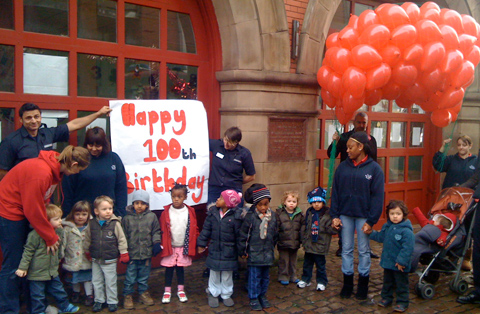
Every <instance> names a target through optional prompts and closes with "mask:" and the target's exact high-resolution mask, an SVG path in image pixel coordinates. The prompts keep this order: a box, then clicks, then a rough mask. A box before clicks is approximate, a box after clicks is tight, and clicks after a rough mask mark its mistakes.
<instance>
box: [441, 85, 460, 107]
mask: <svg viewBox="0 0 480 314" xmlns="http://www.w3.org/2000/svg"><path fill="white" fill-rule="evenodd" d="M463 96H465V90H464V89H463V88H460V89H456V88H454V87H451V88H449V89H448V90H446V91H445V92H444V93H443V97H442V99H441V100H440V102H439V103H438V109H448V108H453V107H455V106H456V105H457V104H458V103H459V102H461V101H462V99H463Z"/></svg>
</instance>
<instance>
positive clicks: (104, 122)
mask: <svg viewBox="0 0 480 314" xmlns="http://www.w3.org/2000/svg"><path fill="white" fill-rule="evenodd" d="M92 113H95V112H94V111H78V112H77V117H78V118H82V117H86V116H88V115H91V114H92ZM96 126H98V127H101V128H102V129H103V130H104V131H105V134H106V135H107V139H108V140H109V141H110V119H108V118H107V117H105V116H102V117H100V118H97V119H95V121H93V122H92V123H90V124H89V125H87V126H86V127H84V128H83V129H80V130H78V131H77V143H78V146H83V143H84V142H85V132H86V131H87V130H88V129H90V128H93V127H96Z"/></svg>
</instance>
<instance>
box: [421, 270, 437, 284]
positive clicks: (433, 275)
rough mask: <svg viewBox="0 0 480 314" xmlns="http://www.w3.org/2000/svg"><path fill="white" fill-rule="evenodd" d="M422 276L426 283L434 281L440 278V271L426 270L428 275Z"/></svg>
mask: <svg viewBox="0 0 480 314" xmlns="http://www.w3.org/2000/svg"><path fill="white" fill-rule="evenodd" d="M423 278H424V279H425V281H426V282H428V283H436V282H437V281H438V279H439V278H440V272H438V271H432V270H431V271H429V272H428V275H426V276H425V277H423Z"/></svg>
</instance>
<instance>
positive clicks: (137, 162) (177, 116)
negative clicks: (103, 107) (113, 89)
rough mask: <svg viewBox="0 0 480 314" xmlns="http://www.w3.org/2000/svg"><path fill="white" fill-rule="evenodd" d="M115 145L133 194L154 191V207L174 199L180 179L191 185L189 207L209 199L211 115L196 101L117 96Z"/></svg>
mask: <svg viewBox="0 0 480 314" xmlns="http://www.w3.org/2000/svg"><path fill="white" fill-rule="evenodd" d="M110 108H112V109H113V111H112V112H111V113H110V117H111V118H110V122H111V136H112V149H113V151H114V152H116V153H117V154H118V155H119V156H120V158H121V159H122V161H123V164H124V165H125V170H126V172H127V181H128V182H127V185H128V192H129V202H130V194H131V193H132V192H133V190H134V189H143V190H146V191H147V192H148V193H149V195H150V209H151V210H162V209H163V206H165V205H168V204H170V203H172V199H171V197H170V193H169V191H170V188H171V187H172V186H173V185H174V184H175V182H177V183H180V184H186V185H188V190H189V193H188V196H187V200H186V201H185V203H186V204H188V205H197V204H201V203H206V201H207V195H208V194H207V193H208V191H207V187H208V174H209V166H210V162H209V157H210V152H209V142H208V126H207V115H206V112H205V108H204V107H203V104H202V103H201V102H199V101H196V100H111V101H110Z"/></svg>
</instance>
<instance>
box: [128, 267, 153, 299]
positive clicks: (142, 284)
mask: <svg viewBox="0 0 480 314" xmlns="http://www.w3.org/2000/svg"><path fill="white" fill-rule="evenodd" d="M150 269H151V263H150V259H143V260H131V261H130V263H128V266H127V272H126V274H125V282H124V287H123V295H129V294H132V293H133V292H134V286H135V283H137V285H138V294H142V293H144V292H145V291H147V290H148V277H150Z"/></svg>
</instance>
